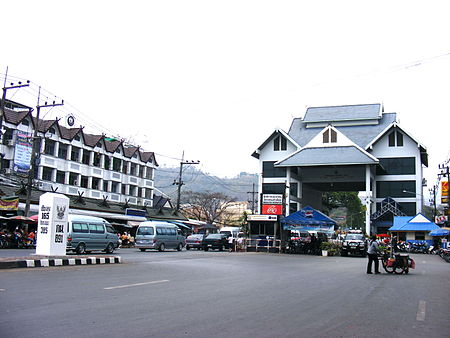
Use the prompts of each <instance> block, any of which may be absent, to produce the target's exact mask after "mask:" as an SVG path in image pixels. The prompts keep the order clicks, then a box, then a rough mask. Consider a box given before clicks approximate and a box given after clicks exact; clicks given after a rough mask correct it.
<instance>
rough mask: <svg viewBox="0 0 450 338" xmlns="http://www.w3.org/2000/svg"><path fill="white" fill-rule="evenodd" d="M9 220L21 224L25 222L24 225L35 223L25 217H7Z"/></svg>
mask: <svg viewBox="0 0 450 338" xmlns="http://www.w3.org/2000/svg"><path fill="white" fill-rule="evenodd" d="M9 220H11V221H21V222H25V223H35V222H36V221H35V220H34V219H31V218H29V217H25V216H12V217H9Z"/></svg>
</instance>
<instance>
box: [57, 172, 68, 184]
mask: <svg viewBox="0 0 450 338" xmlns="http://www.w3.org/2000/svg"><path fill="white" fill-rule="evenodd" d="M56 183H60V184H65V183H66V172H65V171H59V170H57V171H56Z"/></svg>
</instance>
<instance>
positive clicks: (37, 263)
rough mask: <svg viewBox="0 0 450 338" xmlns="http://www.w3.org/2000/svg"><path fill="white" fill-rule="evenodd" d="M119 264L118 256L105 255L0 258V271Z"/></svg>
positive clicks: (120, 261) (120, 259)
mask: <svg viewBox="0 0 450 338" xmlns="http://www.w3.org/2000/svg"><path fill="white" fill-rule="evenodd" d="M119 263H122V258H121V257H120V256H105V255H84V256H76V255H67V256H39V255H29V256H26V257H0V269H13V268H38V267H49V266H70V265H94V264H119Z"/></svg>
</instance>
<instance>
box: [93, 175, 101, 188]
mask: <svg viewBox="0 0 450 338" xmlns="http://www.w3.org/2000/svg"><path fill="white" fill-rule="evenodd" d="M100 184H101V180H100V179H99V178H97V177H92V189H95V190H100Z"/></svg>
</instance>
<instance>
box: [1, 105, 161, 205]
mask: <svg viewBox="0 0 450 338" xmlns="http://www.w3.org/2000/svg"><path fill="white" fill-rule="evenodd" d="M7 107H9V108H5V112H4V116H3V130H4V133H3V135H2V139H1V145H0V153H1V154H2V162H1V164H2V166H1V168H2V169H1V170H2V173H3V174H5V175H12V176H17V177H18V178H20V176H21V175H22V176H25V175H26V172H27V171H28V169H29V162H30V154H31V147H30V145H31V140H32V136H33V132H34V128H36V126H37V140H36V142H38V144H37V148H36V149H39V151H38V156H37V161H36V164H37V165H36V170H35V173H34V178H35V180H34V182H35V184H36V187H37V188H39V189H40V190H44V191H52V190H53V191H54V190H55V189H57V191H58V192H60V193H64V194H67V195H75V196H77V195H81V194H82V195H83V197H90V198H96V199H100V200H102V199H105V198H106V199H107V200H108V201H111V202H117V203H125V202H127V203H129V204H133V205H142V206H148V207H152V206H153V190H154V171H155V169H156V167H157V166H158V163H157V162H156V159H155V154H154V153H153V152H145V151H142V150H141V149H140V148H139V147H136V146H131V145H126V144H124V142H123V141H121V140H117V139H114V138H108V137H106V136H105V135H93V134H88V133H85V132H84V130H83V127H78V128H73V127H65V126H64V125H63V124H62V123H60V121H59V120H39V121H37V120H36V118H34V117H32V115H31V109H26V107H25V106H23V105H20V104H14V103H13V102H8V104H7ZM27 162H28V163H27Z"/></svg>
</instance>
